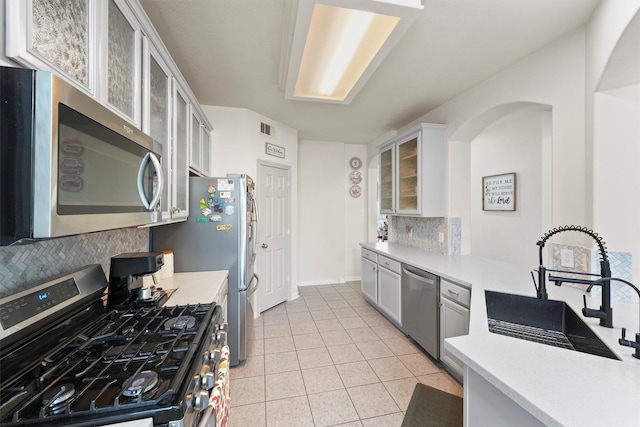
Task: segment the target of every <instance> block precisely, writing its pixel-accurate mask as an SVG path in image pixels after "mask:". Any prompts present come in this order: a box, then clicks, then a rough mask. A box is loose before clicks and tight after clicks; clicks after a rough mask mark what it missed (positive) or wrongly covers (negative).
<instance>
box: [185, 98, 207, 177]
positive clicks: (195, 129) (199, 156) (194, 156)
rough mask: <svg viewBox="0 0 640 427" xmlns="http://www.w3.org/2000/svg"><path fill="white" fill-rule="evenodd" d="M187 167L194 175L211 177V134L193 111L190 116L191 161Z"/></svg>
mask: <svg viewBox="0 0 640 427" xmlns="http://www.w3.org/2000/svg"><path fill="white" fill-rule="evenodd" d="M189 166H190V168H191V171H192V172H193V173H194V174H196V175H199V176H210V175H211V133H210V132H209V130H208V129H207V128H206V127H205V126H204V124H203V123H202V120H201V119H200V116H199V115H198V114H197V113H196V112H195V111H193V112H192V116H191V160H190V164H189Z"/></svg>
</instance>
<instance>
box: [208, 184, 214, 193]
mask: <svg viewBox="0 0 640 427" xmlns="http://www.w3.org/2000/svg"><path fill="white" fill-rule="evenodd" d="M215 192H216V186H215V185H213V184H212V183H210V184H209V188H207V193H209V194H213V193H215Z"/></svg>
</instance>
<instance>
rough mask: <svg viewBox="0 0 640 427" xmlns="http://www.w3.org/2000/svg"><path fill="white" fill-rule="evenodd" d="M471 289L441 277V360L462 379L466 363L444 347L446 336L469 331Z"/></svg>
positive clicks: (450, 336)
mask: <svg viewBox="0 0 640 427" xmlns="http://www.w3.org/2000/svg"><path fill="white" fill-rule="evenodd" d="M470 296H471V291H470V290H469V289H468V288H466V287H463V286H459V285H458V284H456V283H453V282H450V281H448V280H446V279H442V278H441V279H440V361H441V362H442V363H443V364H444V365H445V366H446V367H447V368H448V370H449V372H451V373H452V374H453V375H454V376H455V377H457V378H458V379H459V380H461V381H462V379H463V375H464V364H463V363H462V362H461V361H460V359H458V358H457V357H456V356H454V355H453V354H452V353H451V352H449V351H447V350H446V349H445V347H444V340H445V339H446V338H452V337H458V336H461V335H467V334H468V333H469V302H470Z"/></svg>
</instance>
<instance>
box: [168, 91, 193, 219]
mask: <svg viewBox="0 0 640 427" xmlns="http://www.w3.org/2000/svg"><path fill="white" fill-rule="evenodd" d="M190 109H191V108H190V105H189V102H188V101H187V96H186V95H185V94H184V93H183V92H182V90H181V89H180V88H179V87H178V86H177V85H176V87H175V90H174V115H173V130H174V138H173V144H172V145H171V147H172V158H173V162H172V163H173V173H174V177H173V179H174V187H173V191H172V197H171V200H172V202H173V205H172V206H171V209H170V210H171V218H174V219H175V218H186V217H187V216H189V130H190V129H189V127H190V120H189V119H190V116H191V114H190Z"/></svg>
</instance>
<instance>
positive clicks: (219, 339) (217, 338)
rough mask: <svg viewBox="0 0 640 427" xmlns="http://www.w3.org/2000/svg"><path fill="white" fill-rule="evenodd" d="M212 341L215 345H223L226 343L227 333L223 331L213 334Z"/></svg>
mask: <svg viewBox="0 0 640 427" xmlns="http://www.w3.org/2000/svg"><path fill="white" fill-rule="evenodd" d="M213 341H214V342H216V343H223V344H225V343H226V342H227V333H226V332H224V331H220V332H217V333H214V334H213Z"/></svg>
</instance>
